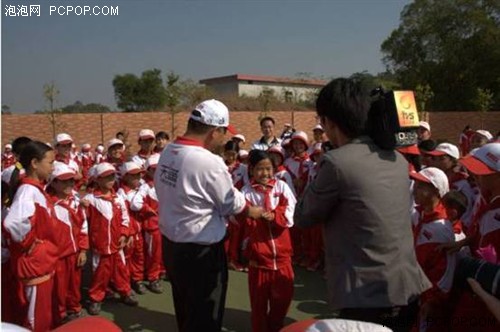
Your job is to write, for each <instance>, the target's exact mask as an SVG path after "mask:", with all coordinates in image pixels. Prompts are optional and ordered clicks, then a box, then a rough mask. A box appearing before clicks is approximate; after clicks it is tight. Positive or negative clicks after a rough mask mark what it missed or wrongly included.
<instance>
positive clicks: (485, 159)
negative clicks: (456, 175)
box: [459, 142, 500, 175]
mask: <svg viewBox="0 0 500 332" xmlns="http://www.w3.org/2000/svg"><path fill="white" fill-rule="evenodd" d="M459 162H460V164H462V165H463V166H464V167H465V168H467V170H468V171H469V172H471V173H473V174H476V175H489V174H494V173H498V172H500V143H499V142H495V143H488V144H485V145H483V146H482V147H480V148H479V149H476V150H474V152H471V154H470V155H468V156H466V157H464V158H462V159H460V160H459Z"/></svg>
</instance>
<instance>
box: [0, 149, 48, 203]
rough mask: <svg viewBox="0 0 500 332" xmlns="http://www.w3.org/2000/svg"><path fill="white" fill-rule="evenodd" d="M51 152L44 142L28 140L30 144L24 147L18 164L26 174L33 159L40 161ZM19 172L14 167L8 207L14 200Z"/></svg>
mask: <svg viewBox="0 0 500 332" xmlns="http://www.w3.org/2000/svg"><path fill="white" fill-rule="evenodd" d="M52 150H53V149H52V148H51V147H50V146H48V145H47V144H45V143H44V142H40V141H31V140H30V142H29V143H28V144H26V145H25V146H24V148H23V150H22V152H21V155H20V158H19V162H20V163H21V165H22V166H23V168H24V170H25V171H26V172H27V171H28V170H29V169H30V168H31V161H32V160H33V159H37V160H42V159H43V158H44V157H45V153H47V152H48V151H52ZM16 171H17V172H16ZM19 171H20V170H19V169H17V167H16V169H15V170H14V172H13V173H12V176H11V178H10V183H9V189H10V190H9V196H8V205H10V204H12V200H13V199H14V196H15V195H16V191H17V188H18V187H19Z"/></svg>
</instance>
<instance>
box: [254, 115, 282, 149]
mask: <svg viewBox="0 0 500 332" xmlns="http://www.w3.org/2000/svg"><path fill="white" fill-rule="evenodd" d="M275 124H276V123H275V121H274V119H273V118H271V117H270V116H266V117H264V118H262V119H261V120H260V131H261V132H262V137H261V138H260V139H259V140H257V141H255V142H254V143H253V144H252V150H262V151H266V150H267V149H269V148H270V147H271V146H275V145H280V144H281V139H279V138H277V137H276V136H275V135H274V126H275Z"/></svg>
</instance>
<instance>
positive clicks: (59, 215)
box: [47, 161, 89, 324]
mask: <svg viewBox="0 0 500 332" xmlns="http://www.w3.org/2000/svg"><path fill="white" fill-rule="evenodd" d="M75 176H76V173H75V171H73V170H72V169H71V168H69V167H68V166H67V165H66V164H64V163H60V162H57V161H56V162H54V171H53V172H52V175H51V177H50V178H51V180H50V182H49V186H48V187H47V193H48V194H49V196H50V199H51V201H52V203H53V204H54V210H55V217H56V219H57V221H59V222H60V226H61V227H62V229H63V230H64V231H63V233H62V237H61V238H59V240H58V244H59V247H60V250H61V253H60V257H59V260H58V261H57V267H56V274H55V280H54V291H55V299H56V303H55V306H56V307H57V308H56V312H55V313H56V317H55V321H56V324H59V323H62V322H63V321H69V320H73V319H75V318H78V317H80V316H81V310H82V306H81V304H80V300H81V294H80V285H81V275H82V267H83V266H84V265H85V262H86V261H87V250H88V248H89V239H88V225H87V217H86V215H85V212H84V209H83V207H81V206H80V199H79V198H78V196H77V194H76V193H75V192H73V187H74V185H75Z"/></svg>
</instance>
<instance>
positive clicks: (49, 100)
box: [43, 82, 65, 137]
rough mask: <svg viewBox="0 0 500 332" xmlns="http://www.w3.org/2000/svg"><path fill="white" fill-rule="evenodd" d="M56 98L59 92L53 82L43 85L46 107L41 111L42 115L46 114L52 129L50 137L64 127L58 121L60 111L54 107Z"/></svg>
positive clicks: (54, 135)
mask: <svg viewBox="0 0 500 332" xmlns="http://www.w3.org/2000/svg"><path fill="white" fill-rule="evenodd" d="M58 96H59V90H58V89H57V87H56V85H55V83H54V82H51V83H48V84H44V86H43V97H44V99H45V103H46V104H47V106H48V107H47V108H46V109H45V110H44V111H43V113H45V114H47V117H48V119H49V122H50V125H51V127H52V137H56V133H57V132H58V131H59V130H62V129H64V127H65V125H64V123H63V122H61V121H59V116H58V115H59V114H60V113H61V109H60V108H57V107H56V103H57V98H58Z"/></svg>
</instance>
